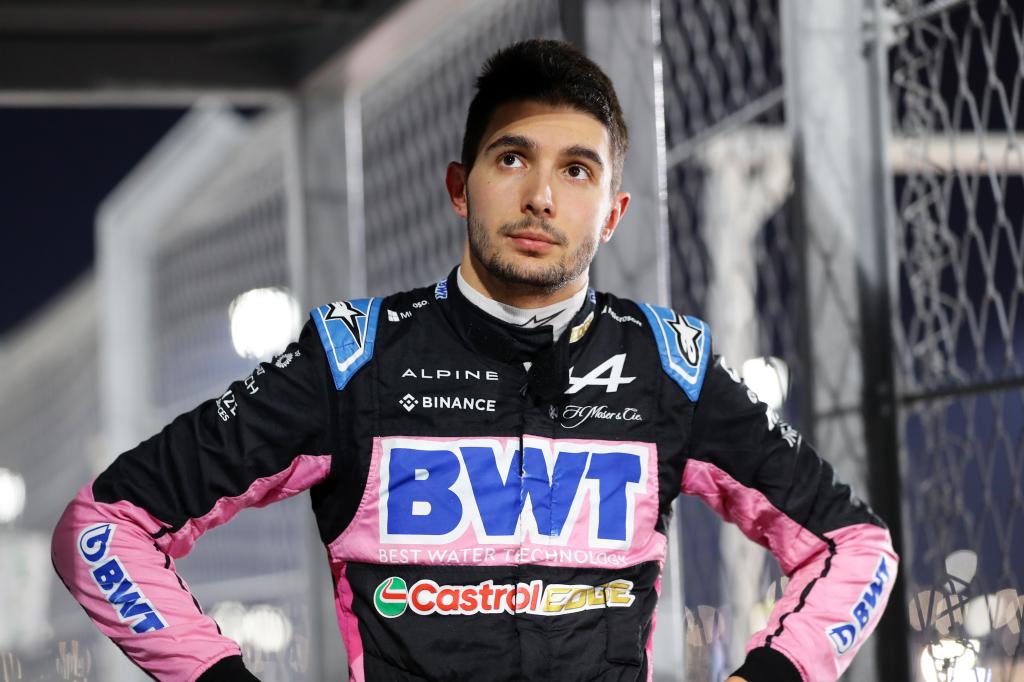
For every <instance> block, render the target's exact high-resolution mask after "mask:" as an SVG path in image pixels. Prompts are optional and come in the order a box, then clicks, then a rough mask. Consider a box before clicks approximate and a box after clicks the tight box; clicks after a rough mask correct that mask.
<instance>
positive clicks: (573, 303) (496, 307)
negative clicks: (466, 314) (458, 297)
mask: <svg viewBox="0 0 1024 682" xmlns="http://www.w3.org/2000/svg"><path fill="white" fill-rule="evenodd" d="M456 280H457V282H458V285H459V291H460V292H462V295H463V296H465V297H466V298H467V299H468V300H469V302H470V303H472V304H473V305H475V306H476V307H477V308H480V309H481V310H483V311H484V312H485V313H487V314H488V315H492V316H494V317H496V318H498V319H499V320H501V321H502V322H507V323H509V324H512V325H515V326H517V327H525V328H530V327H540V326H542V325H550V326H551V328H552V329H551V332H552V335H553V336H554V339H555V340H556V341H557V340H558V339H559V337H561V336H562V332H564V331H565V330H566V329H567V328H568V327H569V322H571V321H572V318H573V316H574V315H576V313H577V311H579V309H580V308H582V307H583V302H584V301H585V300H586V298H587V287H586V285H584V286H583V287H581V288H580V290H579V291H577V292H576V293H575V294H573V295H572V298H567V299H566V300H564V301H559V302H558V303H552V304H551V305H546V306H544V307H543V308H517V307H515V306H512V305H508V304H507V303H501V302H499V301H495V300H494V299H493V298H488V297H487V296H485V295H484V294H482V293H480V292H479V291H477V290H476V289H474V288H473V286H472V285H471V284H470V283H469V282H467V281H466V278H465V277H463V276H462V266H459V269H458V271H457V272H456Z"/></svg>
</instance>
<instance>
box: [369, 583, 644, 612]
mask: <svg viewBox="0 0 1024 682" xmlns="http://www.w3.org/2000/svg"><path fill="white" fill-rule="evenodd" d="M635 600H636V597H635V596H634V595H633V583H632V582H631V581H629V580H613V581H611V582H608V583H605V584H603V585H561V584H554V583H552V584H548V585H547V586H545V585H544V583H543V582H542V581H540V580H533V581H531V582H529V583H518V584H515V585H495V584H494V582H493V581H491V580H488V581H486V582H482V583H479V584H476V585H439V584H438V583H436V582H434V581H433V580H419V581H417V582H415V583H413V585H412V586H411V587H409V586H407V584H406V582H405V580H403V579H402V578H399V577H397V576H392V577H390V578H386V579H385V580H384V581H383V582H381V583H380V585H378V586H377V589H376V590H375V591H374V593H373V605H374V608H376V609H377V613H379V614H380V615H382V616H384V617H385V618H398V617H399V616H401V615H402V614H404V613H405V612H406V611H407V610H408V611H411V612H412V613H415V614H417V615H420V616H427V615H430V614H432V613H437V614H440V615H443V616H471V615H474V614H478V613H484V614H496V613H507V614H515V613H530V614H534V615H538V616H562V615H565V614H569V613H578V612H580V611H589V610H591V609H604V608H628V607H630V606H632V605H633V602H634V601H635Z"/></svg>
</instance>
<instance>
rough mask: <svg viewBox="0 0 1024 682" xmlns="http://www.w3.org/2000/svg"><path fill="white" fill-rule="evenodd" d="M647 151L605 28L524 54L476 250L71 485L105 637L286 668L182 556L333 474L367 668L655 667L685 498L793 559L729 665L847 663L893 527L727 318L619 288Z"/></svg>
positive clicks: (70, 523)
mask: <svg viewBox="0 0 1024 682" xmlns="http://www.w3.org/2000/svg"><path fill="white" fill-rule="evenodd" d="M626 147H627V134H626V126H625V124H624V121H623V116H622V112H621V109H620V108H619V104H618V101H617V99H616V95H615V92H614V90H613V88H612V85H611V82H610V81H609V79H608V78H607V77H606V76H605V74H604V73H602V72H601V70H600V69H599V68H598V67H597V66H596V65H595V64H594V63H593V62H591V61H590V60H589V59H587V58H586V57H585V56H583V55H582V54H581V53H580V52H578V51H577V50H576V49H574V48H573V47H571V46H570V45H567V44H565V43H561V42H556V41H546V40H531V41H527V42H523V43H517V44H515V45H512V46H510V47H507V48H505V49H502V50H500V51H498V52H497V53H496V54H494V55H493V56H492V57H491V58H490V59H489V60H488V61H487V62H486V64H485V65H484V67H483V70H482V73H481V75H480V77H479V78H478V80H477V91H476V93H475V96H474V99H473V100H472V103H471V104H470V107H469V112H468V116H467V121H466V129H465V134H464V138H463V146H462V152H461V159H460V161H459V162H453V163H451V164H450V165H449V166H448V169H447V175H446V186H447V190H448V194H449V197H450V200H451V205H452V207H453V209H454V211H455V213H457V214H458V215H459V216H460V217H461V218H463V219H465V221H466V224H467V235H468V236H467V240H466V246H465V250H464V254H463V256H462V260H461V262H460V263H459V264H458V266H457V267H456V268H455V269H453V270H452V271H451V272H450V273H449V274H448V275H447V276H446V277H445V278H444V279H441V280H440V281H439V282H436V283H434V284H431V285H429V286H426V287H423V288H420V289H415V290H412V291H406V292H402V293H395V294H391V295H388V296H383V297H372V298H364V299H351V300H342V301H336V302H333V303H329V304H327V305H323V306H321V307H318V308H315V309H313V310H312V311H311V313H310V317H309V320H308V321H307V322H306V324H305V326H304V328H303V329H302V332H301V334H300V336H299V339H298V341H297V342H295V343H293V344H291V345H290V346H289V347H288V348H287V349H286V351H285V353H284V354H283V355H282V356H281V357H280V358H278V361H277V362H268V363H262V364H260V365H259V366H258V367H257V368H256V369H255V370H254V371H253V373H252V374H251V375H249V376H248V377H245V378H244V379H242V380H240V381H237V382H235V383H233V384H231V386H230V387H229V388H228V390H227V391H226V392H225V393H224V394H223V395H221V396H220V397H219V398H218V399H215V400H209V401H207V402H204V403H202V404H201V405H199V406H198V407H197V408H196V409H194V410H192V411H191V412H188V413H186V414H183V415H181V416H180V417H178V418H177V419H175V420H174V421H173V422H172V423H171V424H169V425H168V426H167V427H166V428H164V429H163V430H162V431H161V432H160V433H159V434H157V435H155V436H153V437H152V438H150V439H149V440H147V441H145V442H143V443H140V444H139V445H138V446H136V447H135V448H134V449H132V450H129V451H128V452H125V453H124V454H122V455H121V456H120V457H118V458H117V459H116V460H115V461H114V462H113V464H111V465H110V467H109V468H108V469H106V470H105V471H104V472H103V473H101V474H100V475H99V476H98V477H97V478H96V479H95V480H94V481H93V482H91V483H90V484H88V485H87V486H85V487H84V488H83V489H82V490H81V492H80V493H79V494H78V496H77V497H76V498H75V499H74V500H73V501H72V502H71V503H70V504H69V505H68V507H67V509H66V511H65V512H64V515H63V517H62V518H61V520H60V522H59V523H58V525H57V528H56V530H55V532H54V537H53V563H54V566H55V567H56V570H57V572H58V573H59V575H60V577H61V578H62V580H63V581H64V583H65V584H66V585H67V587H68V589H69V590H70V591H71V593H72V594H73V595H74V597H75V598H76V599H77V600H78V601H79V602H81V604H82V606H83V607H84V608H85V610H86V612H87V613H88V614H89V616H90V617H91V618H92V619H93V620H94V621H95V623H96V625H97V626H98V627H99V628H100V630H101V631H102V632H103V633H104V634H105V635H107V636H108V637H110V638H111V639H113V640H114V642H115V643H116V644H117V645H118V646H119V647H120V648H121V650H122V651H123V652H124V653H125V654H126V655H127V656H128V657H130V658H131V659H132V660H133V661H134V662H135V663H136V664H137V665H138V666H139V667H141V668H142V669H143V670H144V671H145V672H146V673H148V674H149V675H151V676H152V677H154V678H156V679H159V680H189V681H191V680H200V681H201V682H216V681H219V680H252V679H256V678H255V677H254V676H253V675H252V674H251V673H250V672H249V671H247V670H246V668H245V666H244V664H243V660H242V657H241V655H240V650H239V647H238V645H237V644H236V643H235V642H233V641H231V640H230V639H228V638H226V637H224V636H222V635H221V633H220V631H219V629H218V626H217V624H216V623H215V622H214V621H213V620H212V619H211V618H210V617H209V616H206V615H204V613H203V611H202V610H201V608H200V607H199V603H198V601H197V600H196V599H194V598H193V596H192V595H191V594H190V593H189V591H188V588H187V585H186V583H185V582H184V581H183V580H181V579H179V577H178V575H177V573H176V569H175V563H174V560H175V559H176V558H179V557H182V556H184V555H186V554H187V553H188V552H189V550H190V549H191V548H192V545H193V543H194V542H195V541H196V540H197V539H198V538H199V536H200V535H202V534H203V533H205V532H206V531H208V530H210V529H212V528H214V527H216V526H218V525H220V524H223V523H226V522H227V521H228V520H230V519H231V517H232V516H233V515H234V514H236V513H237V512H238V511H239V510H240V509H242V508H244V507H252V506H264V505H267V504H270V503H272V502H276V501H278V500H282V499H284V498H287V497H290V496H292V495H295V494H298V493H300V492H302V491H305V490H309V492H310V500H311V506H312V511H313V514H314V515H315V518H316V522H317V526H318V529H319V534H320V537H321V539H322V541H323V543H324V546H325V548H326V552H327V557H328V561H329V563H330V568H331V572H332V576H333V579H334V584H335V595H336V608H337V614H338V621H339V625H340V628H341V634H342V638H343V640H344V643H345V646H346V648H347V651H348V660H349V675H350V678H351V679H352V680H373V681H377V680H558V681H560V682H564V681H567V680H649V679H651V675H652V670H653V666H652V654H653V652H652V646H651V643H652V632H653V630H654V622H653V614H654V607H655V603H656V601H657V598H658V591H659V588H660V572H661V566H662V562H663V559H664V557H665V547H666V536H667V532H668V528H669V522H670V509H671V504H672V501H673V499H674V498H675V497H676V496H677V495H678V494H679V493H680V492H683V493H687V494H690V495H696V496H699V497H700V498H701V499H703V500H704V501H705V502H706V503H707V504H708V505H710V506H711V507H712V508H713V509H714V510H715V511H716V512H717V513H718V514H719V515H721V516H722V518H724V519H725V520H727V521H729V522H732V523H734V524H736V525H737V526H739V528H740V529H741V530H742V531H743V533H744V534H746V535H747V536H748V537H749V538H750V539H751V540H752V541H754V542H757V543H759V544H761V545H763V546H765V547H766V548H768V549H769V550H770V551H771V552H772V553H773V554H774V556H775V558H776V559H777V560H778V562H779V564H780V566H781V568H782V570H783V571H784V572H785V574H786V575H787V576H789V583H788V587H787V588H786V590H785V593H784V594H783V596H782V598H781V599H780V600H779V601H778V603H777V604H776V605H775V607H774V611H773V612H772V614H771V617H770V619H769V622H768V624H767V626H766V627H765V628H764V629H763V630H762V631H760V632H758V633H756V634H755V635H754V636H753V638H752V639H751V640H750V642H749V644H748V647H747V656H746V659H745V661H743V662H742V665H741V666H740V668H739V669H738V670H737V671H736V672H735V673H734V676H733V677H730V678H729V679H730V680H731V681H732V682H737V681H743V680H746V681H748V682H791V681H793V682H795V681H802V682H826V681H828V680H835V679H836V678H837V677H838V676H839V675H840V674H842V672H843V670H844V669H845V668H846V667H847V666H848V665H849V663H850V659H851V658H852V657H853V656H854V654H855V653H856V652H857V650H858V648H859V647H860V646H861V645H862V644H863V643H864V640H865V639H866V638H867V637H868V635H869V634H870V633H871V631H872V630H873V629H874V627H875V625H876V623H877V621H878V618H879V616H880V615H881V612H882V610H883V608H884V605H885V602H886V600H887V599H888V595H889V592H890V591H891V588H892V585H893V580H894V578H895V574H896V565H897V558H896V556H895V554H894V553H893V549H892V545H891V542H890V538H889V534H888V532H887V530H886V528H885V526H884V524H883V523H882V522H881V521H880V520H879V519H878V518H877V517H876V516H875V515H874V514H873V513H872V512H871V511H870V510H869V509H868V508H867V507H866V506H865V505H864V504H863V503H862V502H860V501H858V500H857V499H856V498H854V497H852V495H851V493H850V489H849V488H848V487H847V486H845V485H842V484H841V483H838V482H836V480H835V478H834V475H833V469H832V467H831V466H830V465H829V464H828V463H826V462H825V461H823V460H822V459H821V458H819V456H818V455H817V454H816V453H815V452H814V450H813V449H812V448H811V447H810V446H809V445H808V443H807V442H805V441H804V440H803V438H802V437H801V436H800V434H799V433H798V432H797V431H796V430H794V429H793V428H792V427H791V426H789V425H788V424H786V423H784V422H783V421H781V420H780V419H779V417H778V416H777V415H776V414H775V413H774V412H773V411H772V410H771V409H769V408H768V407H767V406H766V405H765V404H764V403H762V402H761V401H759V400H758V398H757V396H756V395H755V394H754V393H752V392H751V391H750V390H749V389H748V388H747V387H746V386H745V385H744V384H743V383H742V382H741V381H740V380H739V379H738V378H737V376H736V375H735V374H734V373H733V372H732V371H731V370H730V369H729V368H728V366H727V365H726V364H725V363H724V362H723V361H722V360H721V359H720V358H719V357H718V356H716V355H715V353H714V350H713V340H712V333H711V330H710V329H709V328H708V325H706V324H705V323H704V322H702V321H701V320H699V319H697V318H695V317H691V316H686V315H683V314H679V313H677V312H676V311H673V310H671V309H668V308H664V307H659V306H655V305H648V304H644V303H639V302H634V301H631V300H626V299H622V298H618V297H616V296H614V295H612V294H609V293H599V292H595V291H594V290H593V289H591V288H589V286H588V270H589V266H590V263H591V260H592V259H593V257H594V254H595V252H596V251H597V248H598V246H599V245H600V244H602V243H605V242H607V241H608V240H609V239H611V237H612V235H613V234H614V232H615V230H616V227H617V226H618V224H619V221H620V219H621V218H622V216H623V214H624V213H625V212H626V209H627V207H628V206H629V201H630V197H629V194H627V193H624V192H622V191H620V190H619V186H620V180H621V174H622V167H623V158H624V156H625V153H626ZM627 238H628V237H627ZM282 358H284V359H287V362H282V361H280V360H281V359H282Z"/></svg>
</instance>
